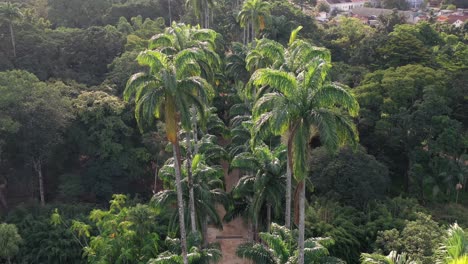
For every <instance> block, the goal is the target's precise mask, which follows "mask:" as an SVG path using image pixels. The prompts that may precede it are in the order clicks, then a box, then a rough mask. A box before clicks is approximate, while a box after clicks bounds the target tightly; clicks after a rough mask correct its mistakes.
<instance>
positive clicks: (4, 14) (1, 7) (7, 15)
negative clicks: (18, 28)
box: [0, 2, 23, 58]
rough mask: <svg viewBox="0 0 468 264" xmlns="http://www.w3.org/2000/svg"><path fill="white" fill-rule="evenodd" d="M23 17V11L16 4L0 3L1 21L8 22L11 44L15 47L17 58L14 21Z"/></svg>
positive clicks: (14, 51) (14, 53)
mask: <svg viewBox="0 0 468 264" xmlns="http://www.w3.org/2000/svg"><path fill="white" fill-rule="evenodd" d="M22 17H23V13H21V10H20V9H19V7H18V6H17V5H16V4H12V3H10V2H6V3H1V4H0V21H5V22H6V23H8V26H9V28H10V38H11V46H12V48H13V57H15V58H16V43H15V33H14V31H13V22H14V21H15V20H18V19H20V18H22Z"/></svg>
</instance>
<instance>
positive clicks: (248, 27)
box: [247, 22, 250, 43]
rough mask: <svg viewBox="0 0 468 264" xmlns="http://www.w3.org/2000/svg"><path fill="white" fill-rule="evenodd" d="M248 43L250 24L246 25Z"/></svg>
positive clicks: (248, 40)
mask: <svg viewBox="0 0 468 264" xmlns="http://www.w3.org/2000/svg"><path fill="white" fill-rule="evenodd" d="M249 42H250V22H249V23H247V43H249Z"/></svg>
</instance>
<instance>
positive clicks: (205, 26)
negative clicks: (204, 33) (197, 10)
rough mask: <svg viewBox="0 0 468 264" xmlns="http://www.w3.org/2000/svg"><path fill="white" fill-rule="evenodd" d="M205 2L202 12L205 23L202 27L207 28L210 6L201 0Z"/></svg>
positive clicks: (208, 25)
mask: <svg viewBox="0 0 468 264" xmlns="http://www.w3.org/2000/svg"><path fill="white" fill-rule="evenodd" d="M203 2H204V3H205V10H204V12H203V14H204V18H205V25H204V28H209V27H210V8H209V6H208V1H206V0H203Z"/></svg>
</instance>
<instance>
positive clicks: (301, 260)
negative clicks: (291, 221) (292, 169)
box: [297, 180, 306, 264]
mask: <svg viewBox="0 0 468 264" xmlns="http://www.w3.org/2000/svg"><path fill="white" fill-rule="evenodd" d="M299 187H300V188H301V189H300V190H299V241H298V246H299V260H298V262H297V263H298V264H304V233H305V189H306V188H305V181H304V180H302V182H301V183H300V186H299Z"/></svg>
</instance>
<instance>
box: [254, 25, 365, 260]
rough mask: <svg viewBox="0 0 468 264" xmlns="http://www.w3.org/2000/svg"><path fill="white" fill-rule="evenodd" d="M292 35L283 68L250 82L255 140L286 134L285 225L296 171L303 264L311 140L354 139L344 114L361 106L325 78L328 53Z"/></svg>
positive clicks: (334, 144)
mask: <svg viewBox="0 0 468 264" xmlns="http://www.w3.org/2000/svg"><path fill="white" fill-rule="evenodd" d="M296 34H297V31H293V33H292V34H291V39H290V42H289V43H290V44H289V47H288V48H287V49H286V50H284V51H283V54H284V63H283V64H282V65H281V67H280V68H279V69H274V68H261V69H258V70H256V71H255V72H254V74H253V75H252V77H251V79H250V81H249V84H248V85H251V86H253V87H261V88H260V89H259V90H258V91H257V92H256V102H255V105H254V108H253V120H254V122H255V125H254V128H253V134H254V137H253V138H254V142H255V140H256V139H257V138H259V136H261V135H265V134H268V133H270V132H272V133H274V134H276V135H284V136H285V137H286V138H287V157H288V166H287V169H288V171H287V184H286V188H287V190H286V226H287V227H289V225H288V224H289V216H290V215H289V212H288V209H289V210H290V208H288V205H289V203H290V193H288V192H289V191H290V189H289V187H290V186H291V183H290V181H291V177H290V175H291V174H292V173H294V177H295V178H296V180H297V182H298V186H297V190H296V193H297V195H298V197H299V201H298V203H299V205H298V208H299V212H298V213H299V214H298V215H299V219H298V220H297V219H296V224H299V243H298V245H299V264H303V263H304V215H305V214H304V209H305V179H306V175H307V156H308V155H307V151H308V150H309V145H310V143H311V139H312V138H313V137H319V138H320V142H321V143H322V144H323V145H324V146H326V147H328V149H331V150H336V149H337V148H338V147H339V146H341V145H343V144H344V143H345V142H346V141H347V140H350V141H351V142H355V141H357V132H356V129H355V126H354V124H353V123H352V122H351V121H350V120H349V119H348V118H347V117H346V116H345V115H344V114H343V113H344V112H347V113H349V114H350V115H352V116H355V115H357V113H358V111H359V105H358V103H357V101H356V100H355V98H354V97H353V96H352V95H351V94H350V93H349V92H348V91H346V89H345V87H343V86H342V85H340V84H338V83H331V82H329V81H328V80H327V74H328V70H329V68H330V63H331V60H330V54H329V52H328V51H327V50H324V49H320V48H317V47H314V46H312V45H311V44H309V43H307V42H305V41H301V40H295V36H296ZM275 63H276V62H275ZM288 196H289V197H288ZM296 202H297V200H296Z"/></svg>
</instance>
